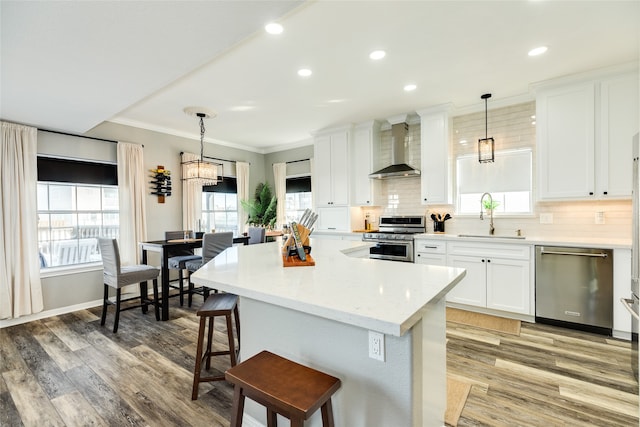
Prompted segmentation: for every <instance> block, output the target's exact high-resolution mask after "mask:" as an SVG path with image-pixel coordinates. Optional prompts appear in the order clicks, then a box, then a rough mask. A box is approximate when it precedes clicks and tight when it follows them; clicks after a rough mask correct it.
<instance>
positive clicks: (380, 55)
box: [369, 50, 387, 60]
mask: <svg viewBox="0 0 640 427" xmlns="http://www.w3.org/2000/svg"><path fill="white" fill-rule="evenodd" d="M386 55H387V52H385V51H384V50H374V51H373V52H371V53H370V54H369V58H371V59H374V60H378V59H382V58H384V57H385V56H386Z"/></svg>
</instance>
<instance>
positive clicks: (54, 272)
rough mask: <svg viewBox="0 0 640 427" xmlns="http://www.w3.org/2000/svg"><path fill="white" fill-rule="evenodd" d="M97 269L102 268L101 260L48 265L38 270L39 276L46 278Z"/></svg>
mask: <svg viewBox="0 0 640 427" xmlns="http://www.w3.org/2000/svg"><path fill="white" fill-rule="evenodd" d="M98 270H102V262H92V263H87V264H77V265H65V266H60V267H50V268H43V269H41V270H40V278H41V279H46V278H47V277H58V276H68V275H71V274H78V273H86V272H90V271H98Z"/></svg>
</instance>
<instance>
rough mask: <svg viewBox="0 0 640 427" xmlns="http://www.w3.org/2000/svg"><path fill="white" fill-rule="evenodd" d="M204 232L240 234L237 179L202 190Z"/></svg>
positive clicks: (226, 180) (226, 178) (224, 181)
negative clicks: (214, 231)
mask: <svg viewBox="0 0 640 427" xmlns="http://www.w3.org/2000/svg"><path fill="white" fill-rule="evenodd" d="M202 222H203V225H202V226H203V229H204V230H207V231H209V230H216V231H233V232H234V234H235V233H237V232H238V187H237V182H236V179H235V178H228V177H224V179H223V180H222V181H221V182H219V183H218V184H217V185H208V186H204V187H203V188H202Z"/></svg>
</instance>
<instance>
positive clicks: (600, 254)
mask: <svg viewBox="0 0 640 427" xmlns="http://www.w3.org/2000/svg"><path fill="white" fill-rule="evenodd" d="M540 255H571V256H586V257H594V258H606V257H607V254H605V253H599V254H592V253H588V252H563V251H545V250H544V249H543V250H541V251H540Z"/></svg>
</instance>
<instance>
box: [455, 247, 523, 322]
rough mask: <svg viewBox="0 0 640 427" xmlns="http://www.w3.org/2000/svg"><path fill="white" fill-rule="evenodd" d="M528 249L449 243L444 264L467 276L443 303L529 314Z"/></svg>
mask: <svg viewBox="0 0 640 427" xmlns="http://www.w3.org/2000/svg"><path fill="white" fill-rule="evenodd" d="M531 250H532V249H531V246H530V245H509V244H502V243H477V242H464V241H453V242H449V243H448V244H447V265H449V266H450V267H461V268H466V269H467V275H466V276H465V278H464V279H462V281H461V282H460V283H459V284H458V285H457V286H456V287H455V288H453V290H451V292H449V294H447V301H448V302H453V303H459V304H465V305H471V306H476V307H481V308H487V309H491V310H500V311H505V312H511V313H518V314H525V315H533V306H532V297H531V295H532V288H531V283H532V278H531V272H532V268H531V259H532V257H531Z"/></svg>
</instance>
